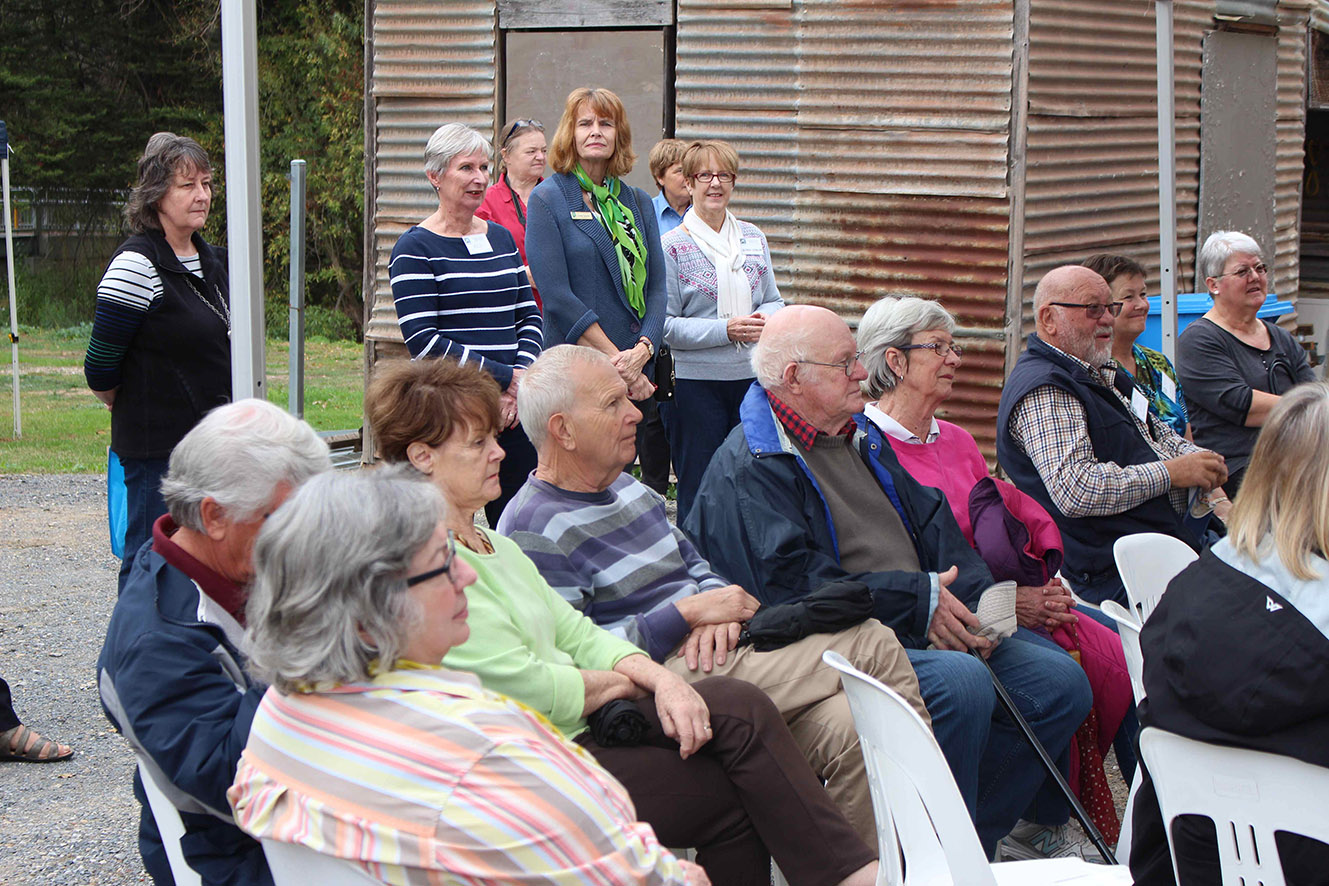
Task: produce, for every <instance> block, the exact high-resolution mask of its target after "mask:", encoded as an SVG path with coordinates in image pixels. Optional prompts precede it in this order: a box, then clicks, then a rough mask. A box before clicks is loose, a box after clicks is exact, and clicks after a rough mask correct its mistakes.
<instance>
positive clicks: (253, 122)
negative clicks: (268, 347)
mask: <svg viewBox="0 0 1329 886" xmlns="http://www.w3.org/2000/svg"><path fill="white" fill-rule="evenodd" d="M254 6H255V4H254V2H253V0H222V4H221V23H222V113H223V131H224V132H225V135H226V246H227V249H228V250H229V252H230V265H229V267H230V272H231V393H232V396H233V397H234V398H235V399H237V400H239V399H241V398H243V397H258V398H260V399H265V398H266V395H267V380H266V377H265V374H264V373H265V360H264V333H263V238H262V219H263V215H262V208H261V205H260V203H259V165H258V49H257V47H258V27H257V24H256V16H257V14H256V12H255V8H254Z"/></svg>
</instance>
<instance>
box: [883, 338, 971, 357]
mask: <svg viewBox="0 0 1329 886" xmlns="http://www.w3.org/2000/svg"><path fill="white" fill-rule="evenodd" d="M923 349H927V350H929V351H935V352H936V354H937V356H938V357H940V358H941V359H943V360H945V359H946V356H947V355H948V354H952V353H953V354H955V356H957V357H963V356H964V348H962V347H960V346H959V345H957V344H956V343H955V342H951V341H925V342H923V343H921V344H916V345H900V346H899V347H898V348H896V350H897V351H919V350H923Z"/></svg>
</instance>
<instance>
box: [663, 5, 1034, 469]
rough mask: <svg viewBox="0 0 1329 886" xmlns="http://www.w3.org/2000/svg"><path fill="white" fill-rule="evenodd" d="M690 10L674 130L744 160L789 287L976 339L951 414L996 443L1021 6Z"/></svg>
mask: <svg viewBox="0 0 1329 886" xmlns="http://www.w3.org/2000/svg"><path fill="white" fill-rule="evenodd" d="M716 7H717V4H715V3H713V2H708V0H679V4H678V32H677V67H676V82H675V88H676V106H677V116H676V134H677V135H678V137H679V138H702V137H711V138H725V139H728V140H729V141H732V142H733V143H734V144H735V146H736V147H737V148H738V150H739V152H740V155H741V157H742V160H743V162H742V170H741V173H742V178H741V180H740V183H739V190H738V191H737V192H736V194H735V198H734V210H735V212H736V213H737V214H738V215H740V216H741V217H745V218H748V219H750V220H752V221H753V222H755V223H756V224H758V225H759V226H761V227H762V229H763V230H764V231H765V232H766V234H767V236H768V238H769V240H770V242H771V249H772V256H773V259H774V262H775V265H776V271H777V280H778V282H779V284H780V291H781V292H782V293H783V294H784V296H785V297H786V298H787V299H789V300H791V301H799V302H814V303H818V304H824V305H826V306H828V307H831V308H833V309H835V310H838V311H840V312H841V313H842V314H844V315H845V316H847V317H849V318H850V319H857V317H858V316H859V315H860V314H861V313H862V312H863V310H864V309H865V308H866V307H867V306H868V305H869V304H870V303H871V302H872V301H873V300H875V299H876V298H877V297H879V296H881V295H884V294H886V293H889V292H909V293H917V294H921V295H927V296H932V297H936V298H939V299H941V301H942V302H943V303H944V304H945V305H946V306H947V307H948V308H950V309H951V310H952V311H953V312H955V313H956V315H957V316H958V318H959V320H960V323H961V325H962V326H963V327H964V328H965V330H966V331H967V332H968V333H969V336H968V337H967V340H966V344H967V345H968V346H969V350H968V352H967V354H966V357H965V369H964V372H963V373H962V381H963V383H962V384H960V385H957V389H956V393H955V395H954V396H953V397H952V398H951V401H950V403H949V404H948V410H949V415H950V416H951V417H952V418H953V419H955V420H958V421H960V422H961V423H963V424H965V425H966V426H967V427H968V428H969V429H970V430H971V431H972V432H974V433H975V436H977V437H978V438H979V441H980V444H981V445H983V446H984V448H989V449H990V447H991V440H992V426H991V417H992V416H993V415H994V414H995V410H996V402H997V399H998V398H999V396H1000V386H1001V381H1002V377H1003V357H1004V348H1003V343H1002V339H1001V330H1002V327H1003V323H1004V317H1005V312H1004V304H1005V286H1006V263H1007V245H1006V244H1007V239H1006V238H1007V225H1008V218H1009V211H1010V210H1009V202H1008V196H1007V182H1006V165H1007V133H1008V131H1009V127H1010V113H1011V104H1010V96H1011V51H1012V49H1011V33H1012V4H1011V2H1009V0H966V2H964V3H956V2H942V0H934V2H922V3H910V4H906V5H897V4H887V3H877V2H870V3H846V2H843V0H838V2H837V0H794V2H792V3H791V4H790V6H789V7H788V8H787V9H784V10H778V9H769V8H768V9H760V10H758V9H748V10H740V9H719V8H716Z"/></svg>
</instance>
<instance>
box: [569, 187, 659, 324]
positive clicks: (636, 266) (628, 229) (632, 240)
mask: <svg viewBox="0 0 1329 886" xmlns="http://www.w3.org/2000/svg"><path fill="white" fill-rule="evenodd" d="M573 174H574V175H576V176H577V181H578V182H580V183H581V189H582V190H583V191H586V192H587V193H588V194H590V195H591V200H592V202H594V203H595V208H596V209H597V210H598V211H599V215H600V223H601V224H603V225H604V226H605V230H607V231H608V232H609V238H610V239H611V240H613V241H614V252H615V253H616V254H617V255H618V272H619V273H620V274H621V275H622V276H623V289H624V291H626V292H627V294H628V305H630V306H631V307H632V310H634V311H636V312H637V317H638V318H639V319H640V318H642V317H645V316H646V244H645V243H644V242H643V241H642V239H641V231H640V229H639V228H638V227H637V219H636V216H634V215H633V214H632V210H631V209H628V208H627V207H626V206H624V205H623V204H622V202H620V201H619V199H618V193H619V191H620V190H621V189H622V187H623V185H622V183H621V182H620V181H619V180H618V179H616V178H608V177H607V178H606V179H605V183H604V184H603V185H597V184H596V183H595V182H593V181H591V177H590V176H588V175H587V174H586V172H585V170H583V169H582V168H581V164H580V163H578V164H577V168H576V169H574V170H573Z"/></svg>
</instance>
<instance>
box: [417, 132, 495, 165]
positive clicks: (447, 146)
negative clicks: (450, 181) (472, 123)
mask: <svg viewBox="0 0 1329 886" xmlns="http://www.w3.org/2000/svg"><path fill="white" fill-rule="evenodd" d="M477 151H481V152H483V153H484V155H485V156H486V157H493V156H494V148H493V146H492V145H490V144H489V139H487V138H485V137H484V136H483V135H481V134H480V133H479V132H477V131H476V130H474V129H472V128H471V127H469V126H467V125H465V124H464V123H444V124H443V125H442V126H440V127H439V128H438V129H435V130H434V134H433V135H431V136H430V137H429V143H428V144H426V145H425V172H426V173H429V172H432V173H434V174H435V175H440V174H442V173H443V171H444V170H446V169H447V168H448V164H449V163H451V162H452V159H453V158H454V157H460V156H461V155H462V154H474V153H476V152H477Z"/></svg>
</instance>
